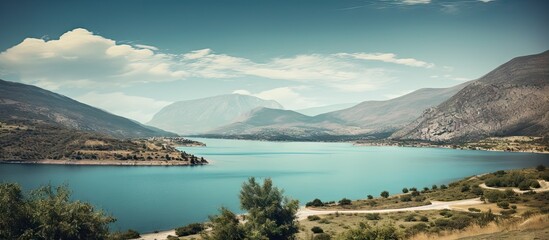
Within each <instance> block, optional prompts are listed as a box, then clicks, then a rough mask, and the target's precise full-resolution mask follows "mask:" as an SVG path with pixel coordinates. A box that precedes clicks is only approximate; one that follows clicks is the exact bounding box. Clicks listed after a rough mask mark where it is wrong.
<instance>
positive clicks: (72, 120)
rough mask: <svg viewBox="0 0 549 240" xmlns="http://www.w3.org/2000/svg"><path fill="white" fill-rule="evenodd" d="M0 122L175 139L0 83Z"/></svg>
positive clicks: (69, 102)
mask: <svg viewBox="0 0 549 240" xmlns="http://www.w3.org/2000/svg"><path fill="white" fill-rule="evenodd" d="M0 121H2V122H27V123H28V122H35V123H40V124H50V125H54V126H62V127H67V128H69V129H77V130H82V131H89V132H97V133H101V134H107V135H110V136H113V137H118V138H141V137H152V136H176V134H173V133H169V132H165V131H162V130H159V129H153V128H150V127H148V126H144V125H142V124H139V123H136V122H134V121H132V120H129V119H127V118H123V117H120V116H116V115H113V114H111V113H108V112H105V111H103V110H100V109H97V108H94V107H92V106H89V105H86V104H83V103H80V102H78V101H75V100H73V99H71V98H68V97H65V96H63V95H60V94H57V93H54V92H51V91H47V90H44V89H42V88H39V87H35V86H31V85H26V84H21V83H15V82H9V81H4V80H0Z"/></svg>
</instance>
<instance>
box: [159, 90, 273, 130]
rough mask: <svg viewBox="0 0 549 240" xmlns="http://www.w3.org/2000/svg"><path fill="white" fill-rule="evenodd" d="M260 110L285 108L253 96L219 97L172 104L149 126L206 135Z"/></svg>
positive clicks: (162, 110)
mask: <svg viewBox="0 0 549 240" xmlns="http://www.w3.org/2000/svg"><path fill="white" fill-rule="evenodd" d="M258 107H267V108H275V109H278V108H282V106H281V105H280V104H279V103H277V102H276V101H272V100H263V99H260V98H257V97H253V96H248V95H240V94H229V95H220V96H215V97H208V98H201V99H195V100H189V101H180V102H175V103H173V104H170V105H168V106H166V107H164V108H162V109H161V110H160V111H159V112H158V113H157V114H155V115H154V117H153V119H152V120H151V121H150V122H149V123H148V124H149V125H151V126H155V127H158V128H161V129H165V130H168V131H173V132H176V133H179V134H196V133H204V132H207V131H210V130H212V129H215V128H218V127H221V126H223V125H227V124H231V123H233V122H235V120H236V119H237V118H238V117H240V116H241V115H243V114H246V113H248V112H250V111H251V110H253V109H255V108H258Z"/></svg>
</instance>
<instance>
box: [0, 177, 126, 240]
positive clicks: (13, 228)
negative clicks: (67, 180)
mask: <svg viewBox="0 0 549 240" xmlns="http://www.w3.org/2000/svg"><path fill="white" fill-rule="evenodd" d="M69 198H70V191H69V189H68V187H67V186H59V187H55V188H54V187H52V186H51V185H46V186H44V187H41V188H38V189H36V190H34V191H32V192H31V194H30V196H29V197H28V198H25V197H24V196H23V194H22V193H21V188H20V187H19V185H17V184H10V183H3V184H0V239H18V238H19V239H106V238H107V237H109V228H108V224H109V223H111V222H114V221H115V219H114V218H112V217H110V216H106V215H105V214H104V213H103V212H102V211H96V210H94V208H93V207H92V206H91V205H90V204H89V203H84V202H79V201H76V202H72V201H70V200H69Z"/></svg>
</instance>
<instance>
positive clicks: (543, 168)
mask: <svg viewBox="0 0 549 240" xmlns="http://www.w3.org/2000/svg"><path fill="white" fill-rule="evenodd" d="M536 170H538V171H540V172H543V171H545V166H543V164H540V165H538V166H536Z"/></svg>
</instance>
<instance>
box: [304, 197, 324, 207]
mask: <svg viewBox="0 0 549 240" xmlns="http://www.w3.org/2000/svg"><path fill="white" fill-rule="evenodd" d="M305 206H306V207H323V206H324V203H323V202H322V201H320V199H318V198H315V199H314V200H313V201H310V202H308V203H307V204H305Z"/></svg>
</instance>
